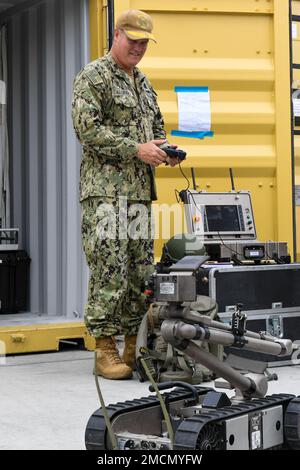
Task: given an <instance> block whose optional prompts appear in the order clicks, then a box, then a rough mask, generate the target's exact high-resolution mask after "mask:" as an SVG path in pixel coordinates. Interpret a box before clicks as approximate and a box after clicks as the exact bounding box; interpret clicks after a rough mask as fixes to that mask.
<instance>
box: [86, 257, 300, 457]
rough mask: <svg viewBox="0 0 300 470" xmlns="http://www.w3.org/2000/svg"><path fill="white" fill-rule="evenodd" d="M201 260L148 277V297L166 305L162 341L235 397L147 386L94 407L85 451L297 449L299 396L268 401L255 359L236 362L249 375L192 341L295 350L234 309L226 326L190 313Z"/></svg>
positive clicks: (278, 352)
mask: <svg viewBox="0 0 300 470" xmlns="http://www.w3.org/2000/svg"><path fill="white" fill-rule="evenodd" d="M205 260H207V258H205V257H203V256H199V257H197V256H193V257H189V256H186V257H184V258H183V259H182V260H180V261H179V262H178V263H176V264H175V265H173V266H171V267H170V272H169V273H166V274H154V275H153V276H152V278H151V282H150V286H151V289H152V290H153V299H155V301H158V302H164V303H165V309H164V319H163V322H162V325H161V334H162V336H163V338H164V339H165V341H166V342H168V343H170V344H171V345H172V346H174V347H175V348H176V349H178V350H181V351H183V352H184V353H185V354H187V355H188V356H190V357H191V358H192V359H194V360H195V361H196V362H198V363H201V364H203V365H205V366H206V367H207V368H208V369H210V370H212V371H213V372H215V373H216V375H217V376H219V377H222V378H223V379H225V381H224V380H223V382H222V380H221V381H219V387H222V388H231V389H233V388H235V395H234V396H233V397H232V398H229V397H228V396H227V394H225V393H224V392H222V393H221V392H218V391H216V390H214V389H212V388H208V387H199V386H193V385H190V384H188V383H184V382H177V381H176V382H164V383H160V384H154V383H153V385H151V386H150V387H149V390H150V391H152V392H153V391H154V390H155V391H156V395H157V396H155V395H151V396H149V397H146V398H140V399H134V400H131V401H125V402H122V403H116V404H114V405H109V406H107V407H106V410H105V412H104V410H103V406H102V408H100V409H98V410H96V411H95V412H94V413H93V414H92V416H91V417H90V419H89V421H88V423H87V427H86V433H85V443H86V448H87V449H91V450H105V449H120V450H129V449H130V450H141V449H145V450H163V449H165V450H265V449H273V450H274V449H294V450H299V449H300V396H299V397H295V396H294V395H290V394H284V393H280V394H274V395H271V396H266V393H267V388H268V384H267V381H268V379H269V380H270V377H271V376H270V374H268V372H267V370H266V365H265V367H264V368H263V370H260V371H259V372H260V373H257V367H252V371H251V362H253V361H247V360H243V359H242V358H239V359H238V360H239V361H240V364H239V368H240V369H243V368H247V371H248V373H244V372H242V371H241V370H238V369H237V367H236V365H235V366H234V367H233V366H232V365H230V363H227V362H221V361H220V360H219V359H217V358H216V357H215V356H213V355H212V354H210V353H209V352H207V351H206V350H204V349H203V348H201V346H199V345H197V343H196V342H194V341H195V340H200V341H202V342H203V341H206V342H208V343H212V344H222V345H224V346H231V347H235V348H244V349H245V350H250V351H256V352H261V353H267V354H272V355H274V356H286V355H290V354H291V353H292V350H293V344H292V342H291V340H288V339H280V338H276V337H274V336H271V335H269V334H267V333H266V332H260V333H254V332H251V331H246V330H245V324H246V316H245V314H244V313H242V312H241V310H240V308H239V306H237V309H236V312H234V313H233V316H232V324H231V325H228V324H224V323H221V322H218V321H214V320H211V319H210V318H209V317H206V316H204V315H201V314H199V312H196V311H193V309H192V302H194V301H196V300H197V278H196V274H197V270H198V269H199V267H200V266H201V265H202V264H203V262H205ZM193 340H194V341H193ZM142 358H143V352H142V351H141V350H140V351H137V361H141V359H142ZM243 361H244V362H243ZM142 362H143V364H145V362H144V361H142ZM244 366H246V367H244ZM216 382H217V381H216ZM174 387H177V388H175V390H173V391H169V392H166V393H164V394H162V395H160V392H159V391H158V390H167V389H172V388H174ZM162 403H163V404H162ZM108 417H109V418H108ZM108 421H109V422H108ZM112 442H114V445H113V444H112Z"/></svg>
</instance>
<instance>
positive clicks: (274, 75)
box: [91, 0, 293, 256]
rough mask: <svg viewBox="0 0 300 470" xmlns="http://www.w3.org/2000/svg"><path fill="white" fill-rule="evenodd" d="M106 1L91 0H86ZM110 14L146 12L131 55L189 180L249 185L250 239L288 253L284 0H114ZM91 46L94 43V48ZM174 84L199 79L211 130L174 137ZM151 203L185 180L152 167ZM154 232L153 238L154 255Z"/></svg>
mask: <svg viewBox="0 0 300 470" xmlns="http://www.w3.org/2000/svg"><path fill="white" fill-rule="evenodd" d="M106 4H107V2H102V1H100V0H91V7H92V8H93V7H95V5H97V6H98V12H97V13H98V15H100V16H101V12H102V7H103V6H104V7H105V5H106ZM114 8H115V18H116V17H117V16H118V14H119V13H120V12H121V11H123V10H125V9H127V8H137V9H141V10H144V11H146V12H148V13H149V14H150V15H151V16H152V17H153V20H154V26H155V27H154V33H155V36H156V38H157V44H150V45H149V48H148V51H147V54H146V56H145V58H144V59H143V61H142V62H141V69H142V70H143V71H144V72H145V73H146V74H147V75H148V76H149V78H150V80H151V82H152V83H153V85H154V88H155V89H156V91H157V93H158V98H159V103H160V107H161V110H162V112H163V114H164V117H165V121H166V129H167V132H168V138H169V140H170V141H172V142H174V143H176V144H178V145H179V146H180V147H182V148H184V149H185V150H186V151H187V153H188V158H187V160H186V162H184V164H183V168H184V171H185V173H186V175H187V176H188V177H190V168H191V167H194V168H195V170H196V176H197V183H198V185H199V188H201V189H205V190H207V191H212V192H214V191H227V190H230V187H231V186H230V178H229V167H232V168H233V170H234V174H235V186H236V189H237V190H240V189H247V190H250V191H251V193H252V198H253V205H254V212H255V216H256V225H257V231H258V238H259V239H260V240H281V241H287V242H288V243H289V249H290V252H291V253H293V203H292V186H293V181H292V161H291V106H290V103H291V97H290V91H291V90H290V48H289V41H290V31H289V1H288V0H197V1H196V0H185V1H182V0H165V1H164V2H153V1H150V0H127V1H123V0H122V1H121V0H115V1H114ZM102 24H105V21H104V22H102V21H101V20H100V21H99V20H97V23H96V22H95V24H94V29H97V27H98V30H97V31H95V30H93V29H92V30H91V38H92V48H91V50H92V51H93V56H94V58H95V56H96V54H100V55H101V54H102V53H103V50H101V40H102V36H103V34H102ZM97 45H98V47H97ZM175 86H208V87H209V90H210V96H211V111H212V130H213V131H214V133H215V134H214V137H213V138H207V139H205V140H204V141H201V140H197V139H185V138H181V137H180V138H178V137H176V138H174V137H171V136H170V132H171V130H172V129H178V109H177V102H176V93H175V92H174V87H175ZM157 180H158V191H159V202H160V203H162V202H167V203H169V204H174V203H176V200H175V196H174V191H175V189H178V190H180V189H184V188H185V187H186V184H187V183H186V181H185V180H184V179H183V177H182V175H181V173H180V171H179V170H178V169H170V168H168V167H166V168H159V169H158V171H157ZM162 242H163V240H162V238H161V239H160V240H159V241H158V243H157V244H156V255H158V256H159V254H160V253H161V247H162Z"/></svg>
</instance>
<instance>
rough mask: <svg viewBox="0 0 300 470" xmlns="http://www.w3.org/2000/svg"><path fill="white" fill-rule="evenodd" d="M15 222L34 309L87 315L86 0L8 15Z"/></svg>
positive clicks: (53, 2) (57, 1) (50, 1)
mask: <svg viewBox="0 0 300 470" xmlns="http://www.w3.org/2000/svg"><path fill="white" fill-rule="evenodd" d="M8 29H9V77H10V79H9V82H10V86H11V89H10V92H9V96H10V109H11V116H10V142H11V162H12V170H11V171H12V173H11V185H12V186H11V187H12V220H13V225H14V226H16V227H19V228H20V243H21V247H22V248H23V249H25V250H27V252H28V254H29V256H30V257H31V260H32V262H31V267H30V275H31V285H30V299H31V302H30V304H31V305H30V310H31V311H32V312H39V313H46V314H49V315H63V316H67V317H69V318H70V319H71V318H74V316H80V317H82V312H83V306H84V303H85V299H86V286H87V276H88V272H87V267H86V263H85V258H84V256H83V253H82V249H81V238H80V206H79V202H78V181H79V168H80V160H81V149H80V146H79V144H78V143H77V141H76V138H75V135H74V131H73V126H72V120H71V97H72V84H73V79H74V77H75V75H76V74H77V72H78V71H79V70H80V68H81V67H82V66H83V65H84V64H85V63H87V62H88V61H89V58H88V44H89V38H88V0H63V1H62V0H45V1H42V2H41V3H40V4H38V5H35V6H33V7H32V8H30V9H28V10H26V11H22V12H18V13H17V15H15V16H14V17H12V18H10V19H9V22H8Z"/></svg>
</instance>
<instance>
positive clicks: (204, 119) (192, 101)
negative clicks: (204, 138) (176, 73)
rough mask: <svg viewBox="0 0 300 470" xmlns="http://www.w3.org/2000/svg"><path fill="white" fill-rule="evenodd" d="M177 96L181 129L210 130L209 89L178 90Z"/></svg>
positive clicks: (186, 130)
mask: <svg viewBox="0 0 300 470" xmlns="http://www.w3.org/2000/svg"><path fill="white" fill-rule="evenodd" d="M177 96H178V128H179V130H180V131H183V132H199V131H210V128H211V110H210V96H209V90H207V89H203V91H183V92H182V91H177Z"/></svg>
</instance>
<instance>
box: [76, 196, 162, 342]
mask: <svg viewBox="0 0 300 470" xmlns="http://www.w3.org/2000/svg"><path fill="white" fill-rule="evenodd" d="M121 199H122V201H121V202H122V204H120V199H119V200H117V199H113V198H103V197H90V198H87V199H85V200H84V201H82V203H81V207H82V243H83V249H84V252H85V255H86V259H87V263H88V267H89V270H90V279H89V291H88V302H87V305H86V307H85V324H86V326H87V328H88V330H89V332H90V334H91V335H93V336H94V337H95V338H101V337H104V336H113V335H116V334H119V333H124V334H125V335H134V334H136V333H137V331H138V328H139V325H140V322H141V320H142V318H143V315H144V314H145V312H146V310H147V306H146V303H145V295H144V294H143V292H144V282H145V280H147V279H148V278H149V276H150V275H151V274H152V272H153V240H152V238H151V217H150V213H151V203H150V202H148V201H144V202H141V201H126V206H127V208H126V209H125V204H124V203H125V200H124V198H121ZM135 204H138V205H139V206H136V205H135ZM137 207H140V209H142V211H141V212H142V213H143V216H142V217H140V218H139V217H137V215H138V214H139V211H138V210H137V211H136V208H137ZM127 211H128V216H127V217H126V215H127ZM125 212H126V214H125ZM139 229H140V232H139ZM128 232H129V235H128ZM139 236H140V238H139Z"/></svg>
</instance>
